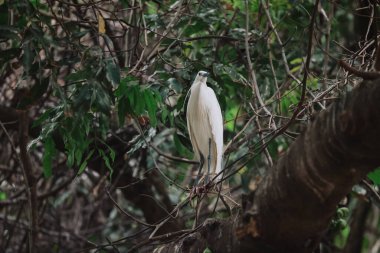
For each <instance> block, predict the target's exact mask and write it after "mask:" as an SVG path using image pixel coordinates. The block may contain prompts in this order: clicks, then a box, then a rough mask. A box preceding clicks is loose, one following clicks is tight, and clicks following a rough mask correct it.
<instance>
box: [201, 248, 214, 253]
mask: <svg viewBox="0 0 380 253" xmlns="http://www.w3.org/2000/svg"><path fill="white" fill-rule="evenodd" d="M203 253H212V251H211V249H209V248H205V250H204V251H203Z"/></svg>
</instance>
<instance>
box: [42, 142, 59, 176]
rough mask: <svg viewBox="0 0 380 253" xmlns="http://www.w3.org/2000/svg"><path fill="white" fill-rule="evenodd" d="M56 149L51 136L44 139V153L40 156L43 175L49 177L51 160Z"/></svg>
mask: <svg viewBox="0 0 380 253" xmlns="http://www.w3.org/2000/svg"><path fill="white" fill-rule="evenodd" d="M56 152H57V150H56V148H55V144H54V140H53V138H52V137H49V138H47V139H46V140H45V141H44V154H43V158H42V165H43V172H44V177H45V178H49V177H51V175H52V162H53V158H54V156H55V154H56Z"/></svg>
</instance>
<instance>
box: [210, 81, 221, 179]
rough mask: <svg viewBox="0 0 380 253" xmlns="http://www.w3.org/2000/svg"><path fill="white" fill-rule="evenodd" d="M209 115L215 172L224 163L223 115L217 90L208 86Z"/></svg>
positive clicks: (217, 171)
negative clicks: (216, 93)
mask: <svg viewBox="0 0 380 253" xmlns="http://www.w3.org/2000/svg"><path fill="white" fill-rule="evenodd" d="M206 94H207V98H206V99H207V100H208V103H207V110H208V113H207V117H208V123H209V125H210V129H211V135H212V138H211V140H212V141H211V147H212V157H213V159H216V160H215V166H216V168H215V170H216V171H214V172H215V173H219V171H220V170H221V163H222V155H223V154H222V153H223V116H222V110H221V109H220V105H219V102H218V99H217V98H216V95H215V92H214V91H213V90H212V89H211V88H209V87H207V92H206Z"/></svg>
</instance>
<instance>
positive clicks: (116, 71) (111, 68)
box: [106, 59, 120, 86]
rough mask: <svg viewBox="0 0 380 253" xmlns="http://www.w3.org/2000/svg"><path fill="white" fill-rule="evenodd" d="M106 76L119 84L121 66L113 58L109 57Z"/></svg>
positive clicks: (113, 83)
mask: <svg viewBox="0 0 380 253" xmlns="http://www.w3.org/2000/svg"><path fill="white" fill-rule="evenodd" d="M106 64H107V65H106V71H107V72H106V77H107V79H108V81H110V82H111V83H112V85H114V86H117V85H119V83H120V68H119V66H118V65H116V64H115V62H114V61H113V60H112V59H108V60H107V63H106Z"/></svg>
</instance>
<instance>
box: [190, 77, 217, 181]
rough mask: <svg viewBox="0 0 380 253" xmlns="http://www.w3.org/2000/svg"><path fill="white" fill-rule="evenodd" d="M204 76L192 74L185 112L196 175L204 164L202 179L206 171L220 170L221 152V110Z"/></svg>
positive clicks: (208, 173)
mask: <svg viewBox="0 0 380 253" xmlns="http://www.w3.org/2000/svg"><path fill="white" fill-rule="evenodd" d="M207 76H208V73H207V72H205V71H199V72H198V74H197V76H196V77H195V80H194V82H193V84H192V85H191V88H190V97H189V101H188V103H187V115H186V117H187V128H188V131H189V135H190V140H191V144H192V146H193V150H194V153H195V159H197V160H198V161H199V162H200V167H199V172H198V176H197V178H198V179H199V175H200V172H201V171H202V172H203V173H206V168H207V174H206V183H208V182H207V181H208V176H209V175H212V176H215V175H217V174H219V172H220V171H221V170H222V156H223V117H222V111H221V109H220V105H219V102H218V99H217V98H216V95H215V93H214V91H213V90H212V89H211V88H210V87H208V86H207V84H206V81H207ZM205 159H207V162H206V161H205ZM210 170H211V174H210ZM221 176H222V175H221V174H220V175H219V176H218V178H219V179H220V178H221ZM197 181H198V180H197ZM197 183H198V182H197Z"/></svg>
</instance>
